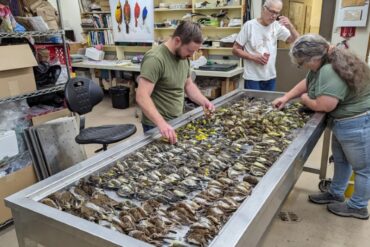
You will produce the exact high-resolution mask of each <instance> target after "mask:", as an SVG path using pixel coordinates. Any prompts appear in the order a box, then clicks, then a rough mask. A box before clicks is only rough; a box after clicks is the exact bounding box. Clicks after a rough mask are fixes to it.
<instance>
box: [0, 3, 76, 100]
mask: <svg viewBox="0 0 370 247" xmlns="http://www.w3.org/2000/svg"><path fill="white" fill-rule="evenodd" d="M56 2H57V8H58V13H59V23H60V25H61V29H60V30H49V31H46V32H39V31H29V32H22V33H15V32H12V33H6V32H0V38H27V37H42V36H51V35H54V36H55V35H58V36H60V37H61V38H62V44H63V50H64V54H65V59H66V61H65V62H66V68H67V74H68V80H69V79H70V78H71V75H70V71H69V68H70V67H71V65H70V63H69V59H68V49H67V43H66V38H65V32H64V25H63V17H62V11H61V7H60V0H56ZM63 89H64V84H59V85H56V86H53V87H50V88H45V89H41V90H36V91H34V92H31V93H26V94H21V95H17V96H14V97H8V98H0V104H2V103H8V102H13V101H18V100H22V99H26V98H29V97H33V96H39V95H43V94H48V93H52V92H57V91H61V90H63Z"/></svg>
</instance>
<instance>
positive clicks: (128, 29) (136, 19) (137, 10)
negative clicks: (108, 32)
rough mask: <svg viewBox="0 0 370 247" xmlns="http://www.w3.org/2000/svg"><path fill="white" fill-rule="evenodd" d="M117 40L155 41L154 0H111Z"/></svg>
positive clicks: (131, 41) (130, 41) (114, 35)
mask: <svg viewBox="0 0 370 247" xmlns="http://www.w3.org/2000/svg"><path fill="white" fill-rule="evenodd" d="M109 4H110V8H111V13H112V26H113V37H114V41H115V42H128V43H138V42H143V43H152V42H153V41H154V15H153V14H154V1H153V0H109Z"/></svg>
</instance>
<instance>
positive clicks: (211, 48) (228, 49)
mask: <svg viewBox="0 0 370 247" xmlns="http://www.w3.org/2000/svg"><path fill="white" fill-rule="evenodd" d="M200 49H201V50H224V51H231V50H232V49H233V48H232V47H212V46H209V47H200Z"/></svg>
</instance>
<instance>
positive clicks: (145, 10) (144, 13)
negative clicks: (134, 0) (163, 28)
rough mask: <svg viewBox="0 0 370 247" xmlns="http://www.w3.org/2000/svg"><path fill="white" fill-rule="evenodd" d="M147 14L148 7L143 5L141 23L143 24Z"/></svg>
mask: <svg viewBox="0 0 370 247" xmlns="http://www.w3.org/2000/svg"><path fill="white" fill-rule="evenodd" d="M147 15H148V9H147V8H146V6H145V7H144V9H143V15H142V17H143V25H145V20H146V17H147Z"/></svg>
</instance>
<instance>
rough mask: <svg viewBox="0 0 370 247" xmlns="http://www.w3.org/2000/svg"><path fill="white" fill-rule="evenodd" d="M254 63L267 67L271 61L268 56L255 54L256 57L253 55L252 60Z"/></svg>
mask: <svg viewBox="0 0 370 247" xmlns="http://www.w3.org/2000/svg"><path fill="white" fill-rule="evenodd" d="M251 60H252V61H253V62H255V63H257V64H261V65H265V64H267V62H268V60H269V56H268V55H266V54H265V55H263V54H255V55H252V59H251Z"/></svg>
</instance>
